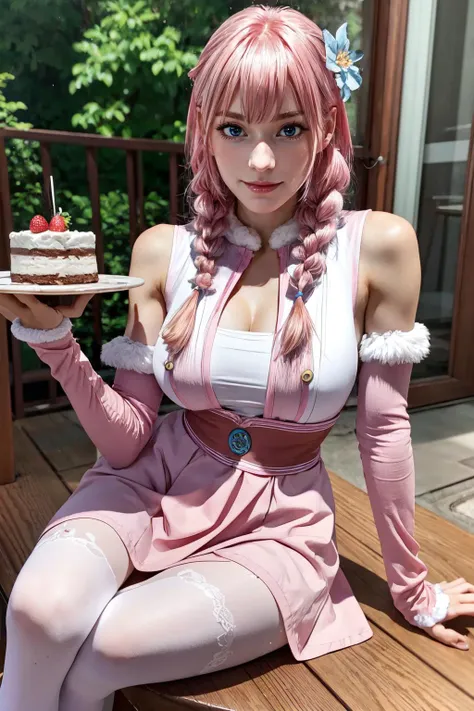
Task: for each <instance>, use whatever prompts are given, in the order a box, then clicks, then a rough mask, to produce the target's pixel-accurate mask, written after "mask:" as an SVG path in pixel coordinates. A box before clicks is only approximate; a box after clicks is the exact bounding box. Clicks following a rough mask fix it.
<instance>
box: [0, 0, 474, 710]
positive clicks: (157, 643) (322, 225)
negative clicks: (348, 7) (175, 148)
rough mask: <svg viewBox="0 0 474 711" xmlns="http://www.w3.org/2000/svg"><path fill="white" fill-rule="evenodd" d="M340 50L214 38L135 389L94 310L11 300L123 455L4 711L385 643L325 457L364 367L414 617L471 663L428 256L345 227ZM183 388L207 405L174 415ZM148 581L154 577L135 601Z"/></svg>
mask: <svg viewBox="0 0 474 711" xmlns="http://www.w3.org/2000/svg"><path fill="white" fill-rule="evenodd" d="M336 40H337V42H338V43H339V46H342V48H343V53H342V54H339V50H338V47H337V42H336ZM336 40H334V38H332V37H331V36H330V35H328V34H324V35H323V33H322V32H321V31H320V29H319V28H318V27H316V26H315V25H314V24H313V23H312V22H311V21H310V20H308V19H307V18H305V17H304V16H303V15H301V14H300V13H299V12H297V11H295V10H291V9H288V8H268V7H264V6H261V7H251V8H247V9H246V10H244V11H242V12H239V13H237V14H236V15H234V16H232V17H231V18H229V19H228V20H227V21H226V22H224V24H223V25H222V26H221V27H220V28H219V29H218V30H217V31H216V32H215V33H214V35H213V36H212V37H211V39H210V40H209V42H208V44H207V45H206V47H205V49H204V51H203V52H202V55H201V57H200V60H199V63H198V65H197V66H196V67H195V68H194V69H193V70H192V71H191V72H190V77H191V79H192V80H193V82H194V86H193V92H192V96H191V101H190V108H189V115H188V126H187V128H188V131H187V137H186V143H187V145H186V148H187V153H188V156H189V161H190V166H191V169H192V173H193V178H192V182H191V185H190V188H191V191H192V193H193V194H194V196H195V199H194V204H193V206H194V211H195V219H194V220H193V222H191V223H189V224H188V225H186V226H184V227H175V226H173V225H158V226H157V227H153V228H151V229H149V230H147V231H146V232H144V233H143V234H142V235H141V236H140V237H139V238H138V239H137V241H136V243H135V245H134V247H133V254H132V261H131V269H130V274H131V275H134V276H140V277H142V278H143V279H144V281H145V284H144V285H143V286H142V287H140V288H138V289H135V290H133V291H131V292H130V308H129V318H128V324H127V328H126V335H125V336H120V337H118V338H116V339H114V340H113V341H112V342H111V343H109V344H106V345H105V346H104V348H103V352H102V358H103V361H104V362H105V363H107V364H109V365H111V366H114V367H116V368H117V373H116V379H115V382H114V386H113V388H110V387H109V386H107V385H106V384H104V382H103V381H102V380H101V378H100V377H99V376H98V375H97V374H96V373H95V372H94V371H93V370H92V368H91V366H90V363H89V361H88V360H87V358H86V357H85V356H84V355H83V354H82V353H81V351H80V348H79V345H78V344H77V342H76V341H75V339H74V337H73V336H72V334H71V321H70V320H69V317H77V316H79V315H80V314H81V313H82V312H83V309H84V307H85V304H86V302H87V300H88V298H89V297H82V298H81V297H80V298H78V299H77V302H76V304H75V305H74V306H73V307H69V308H58V309H52V308H49V307H47V306H45V305H44V304H41V303H40V302H38V301H37V300H36V299H35V298H34V297H18V298H14V297H12V296H1V297H0V299H1V300H0V309H1V312H2V313H3V314H5V315H6V316H7V318H11V319H14V322H13V325H12V332H13V333H14V335H15V336H16V337H17V338H20V339H23V340H25V341H26V342H28V343H29V344H30V345H31V346H32V347H33V348H34V349H35V350H36V352H37V353H38V355H39V356H40V358H41V359H42V360H43V361H44V362H45V363H47V364H49V365H50V367H51V371H52V373H53V375H54V377H55V378H56V379H57V380H58V381H59V382H60V383H61V385H62V386H63V388H64V390H65V392H66V393H67V394H68V396H69V399H70V401H71V404H72V406H73V407H74V409H75V411H76V412H77V414H78V416H79V419H80V421H81V423H82V424H83V426H84V428H85V430H86V431H87V433H88V434H89V436H90V437H91V439H92V440H93V442H94V443H95V444H96V446H97V447H98V449H99V450H100V452H101V454H102V456H101V457H100V458H99V459H98V461H97V462H96V464H95V465H94V467H93V468H92V469H90V470H89V471H88V472H87V473H86V474H85V476H84V477H83V479H82V481H81V484H80V486H79V487H78V489H77V491H76V492H75V493H74V494H73V496H71V498H70V499H69V500H68V501H67V502H66V503H65V505H64V506H63V507H62V508H61V509H60V511H58V513H57V514H56V516H55V517H54V518H53V520H52V521H51V522H50V523H49V524H48V526H47V527H46V529H45V532H44V534H43V536H42V537H41V539H40V541H39V543H38V545H37V546H36V548H35V550H34V551H33V552H32V554H31V556H30V558H29V559H28V560H27V562H26V564H25V566H24V568H23V569H22V571H21V573H20V575H19V577H18V579H17V581H16V584H15V587H14V590H13V592H12V595H11V599H10V604H9V608H8V647H7V656H6V666H5V676H4V682H3V686H2V689H1V694H0V709H1V711H6V710H7V709H8V711H24V709H26V708H35V709H36V711H56V710H57V709H58V708H59V709H60V710H61V711H99V709H102V706H103V701H104V699H105V698H106V697H107V696H108V695H109V694H111V693H112V692H113V691H114V690H116V689H118V688H122V687H125V686H132V685H137V684H142V683H151V682H161V681H167V680H172V679H177V678H185V677H189V676H194V675H198V674H205V673H207V672H210V671H212V670H214V669H223V668H225V667H229V666H234V665H237V664H241V663H244V662H246V661H248V660H251V659H254V658H256V657H258V656H261V655H263V654H266V653H268V652H269V651H272V650H274V649H277V648H278V647H281V646H283V645H284V644H287V643H288V644H289V645H290V648H291V651H292V653H293V655H294V657H295V659H298V660H303V659H310V658H315V657H318V656H321V655H323V654H326V653H328V652H330V651H335V650H337V649H342V648H344V647H347V646H350V645H354V644H358V643H360V642H363V641H365V640H367V639H369V638H370V637H371V636H372V630H371V628H370V626H369V624H368V622H367V619H366V618H365V615H364V614H363V612H362V609H361V608H360V606H359V604H358V602H357V600H356V599H355V597H354V596H353V594H352V591H351V589H350V587H349V585H348V583H347V580H346V578H345V576H344V574H343V573H342V570H341V569H340V566H339V556H338V553H337V547H336V536H335V527H334V499H333V496H332V490H331V486H330V482H329V478H328V475H327V472H326V469H325V467H324V463H323V462H322V460H321V457H320V445H321V443H322V441H323V440H324V438H325V437H326V436H327V434H328V432H329V431H330V429H331V427H332V426H333V424H334V422H335V421H336V419H337V417H338V415H339V413H340V411H341V409H342V408H343V406H344V404H345V402H346V400H347V397H348V396H349V394H350V392H351V390H352V388H353V385H354V382H355V380H356V377H357V372H358V366H359V365H360V372H359V380H358V386H359V397H358V413H357V435H358V440H359V447H360V452H361V457H362V462H363V468H364V472H365V477H366V481H367V486H368V492H369V495H370V501H371V504H372V508H373V512H374V517H375V521H376V524H377V529H378V533H379V535H380V539H381V543H382V550H383V555H384V562H385V568H386V572H387V578H388V583H389V587H390V592H391V594H392V596H393V600H394V604H395V606H396V607H397V608H398V609H399V610H400V612H402V614H403V615H404V617H405V618H406V620H408V621H409V622H410V623H411V624H413V625H416V626H419V627H422V628H424V629H425V630H426V632H427V633H428V634H430V635H431V636H432V637H434V638H435V639H437V640H439V641H441V642H443V643H444V644H447V645H451V646H454V647H457V648H459V649H461V648H462V643H463V642H465V637H464V636H463V635H461V634H459V633H457V632H455V631H454V630H451V629H449V628H447V627H445V626H444V625H443V624H442V622H443V621H444V620H449V619H452V618H454V617H456V616H458V615H460V614H473V612H474V607H473V605H472V601H473V595H472V593H473V592H474V587H473V586H472V585H470V584H468V583H466V581H464V580H455V581H452V582H449V583H448V582H446V581H443V582H442V583H440V584H438V585H436V586H434V585H433V584H431V583H429V582H427V580H426V575H427V569H426V566H425V565H424V564H423V563H422V561H421V560H420V559H419V558H418V557H417V553H418V550H419V547H418V544H417V543H416V541H415V540H414V538H413V529H414V470H413V457H412V449H411V440H410V425H409V420H408V416H407V412H406V396H407V390H408V385H409V380H410V374H411V370H412V364H413V363H414V362H419V361H420V360H421V359H422V358H423V357H425V356H426V354H427V353H428V350H429V334H428V331H427V329H426V328H425V326H423V324H419V323H415V322H414V318H415V313H416V308H417V303H418V297H419V283H420V265H419V256H418V247H417V240H416V236H415V234H414V232H413V230H412V228H411V227H410V225H409V224H408V223H407V222H405V221H404V220H402V219H400V218H397V217H395V216H393V215H390V214H386V213H381V212H379V213H377V212H371V211H364V212H355V213H343V212H342V203H343V193H344V191H345V190H346V188H347V186H348V183H349V176H350V160H351V155H352V153H351V143H350V132H349V126H348V121H347V116H346V112H345V109H344V101H343V99H344V100H345V99H347V98H348V92H349V94H350V89H351V87H352V88H354V87H355V86H357V84H358V83H360V82H359V79H360V75H358V72H357V71H356V68H355V67H354V65H351V62H352V61H355V60H357V59H358V58H360V55H354V54H347V52H346V50H347V47H348V42H347V41H346V37H345V26H343V27H342V28H341V29H340V30H339V31H338V36H337V37H336ZM335 60H336V61H335ZM334 67H335V68H336V72H335V71H332V70H334ZM341 67H342V68H343V69H344V71H341ZM350 67H352V69H351V71H349V68H350ZM331 69H332V70H331ZM358 77H359V79H358ZM269 182H271V183H272V184H273V185H272V186H270V187H271V189H266V188H264V185H263V184H267V183H269ZM255 183H260V185H255ZM359 361H360V362H359ZM162 392H165V393H166V394H167V395H168V396H169V397H170V398H171V399H172V400H174V401H175V402H176V403H177V404H178V405H181V407H182V409H180V410H179V411H176V412H173V413H171V414H168V415H167V416H166V417H157V412H158V408H159V404H160V398H161V394H162ZM134 569H137V570H140V571H146V572H148V573H150V574H152V575H151V576H150V577H149V578H148V579H147V580H146V581H145V582H142V583H139V584H137V585H134V586H130V587H128V588H126V589H124V590H120V591H119V592H117V591H118V590H119V588H120V587H121V586H122V584H123V583H124V581H125V580H127V578H128V577H129V575H130V574H131V572H132V570H134ZM25 679H28V687H26V686H25V684H24V680H25Z"/></svg>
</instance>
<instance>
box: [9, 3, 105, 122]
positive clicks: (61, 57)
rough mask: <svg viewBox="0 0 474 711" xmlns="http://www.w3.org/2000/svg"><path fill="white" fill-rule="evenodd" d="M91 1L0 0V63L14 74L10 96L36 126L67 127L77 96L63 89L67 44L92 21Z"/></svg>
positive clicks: (69, 58)
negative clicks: (23, 105) (20, 105)
mask: <svg viewBox="0 0 474 711" xmlns="http://www.w3.org/2000/svg"><path fill="white" fill-rule="evenodd" d="M96 5H97V3H96V2H95V0H0V18H1V19H0V67H1V70H2V71H9V72H10V73H11V74H13V75H14V76H15V77H16V80H15V84H14V85H13V86H11V87H9V90H8V94H9V98H10V99H16V100H19V99H21V101H22V102H24V103H25V104H26V106H28V111H27V114H26V116H27V119H26V120H28V121H29V122H30V123H32V124H33V125H35V126H39V127H41V128H55V129H63V130H67V129H70V127H71V116H72V114H73V113H74V112H75V111H76V110H77V109H78V108H79V106H80V103H81V101H82V98H81V100H79V99H75V97H71V96H70V95H69V94H68V80H69V77H70V73H71V67H72V65H73V63H74V61H75V60H74V55H75V52H74V49H73V46H72V45H73V43H74V42H75V41H76V40H79V39H80V38H81V36H82V32H83V30H84V29H85V28H86V27H87V26H89V25H90V24H92V23H93V22H94V21H95V9H94V6H96Z"/></svg>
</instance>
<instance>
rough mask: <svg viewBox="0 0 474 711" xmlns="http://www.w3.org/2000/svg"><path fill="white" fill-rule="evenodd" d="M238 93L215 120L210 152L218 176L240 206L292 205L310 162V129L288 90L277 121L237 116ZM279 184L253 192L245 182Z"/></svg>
mask: <svg viewBox="0 0 474 711" xmlns="http://www.w3.org/2000/svg"><path fill="white" fill-rule="evenodd" d="M241 113H242V109H241V102H240V97H239V96H238V95H237V96H236V98H235V99H234V101H233V103H232V104H231V106H230V109H229V113H228V114H227V115H225V116H223V115H217V116H216V117H215V119H214V122H213V126H212V135H211V150H212V153H213V155H214V158H215V160H216V163H217V167H218V169H219V172H220V174H221V176H222V180H223V181H224V183H225V184H226V185H227V187H228V188H229V190H231V191H232V193H233V194H234V195H235V197H236V198H237V200H239V201H240V202H241V203H242V204H243V206H244V207H245V208H246V209H247V210H249V211H251V212H254V213H269V212H273V211H275V210H278V209H279V208H280V207H281V206H282V205H291V204H292V203H294V206H296V193H297V191H298V189H299V188H300V187H301V186H302V185H303V182H304V178H305V176H306V172H307V170H308V168H309V164H310V160H311V132H310V130H309V127H308V123H307V122H306V120H305V117H304V114H302V113H300V111H299V107H298V106H297V105H296V103H295V100H294V97H293V93H292V91H291V90H287V92H286V94H285V98H284V102H283V105H282V107H281V116H280V118H279V119H278V120H275V121H272V122H269V123H253V124H250V123H248V122H247V121H246V120H245V117H243V116H242V115H241ZM259 181H266V182H270V183H278V185H277V186H276V187H275V188H274V189H273V190H271V191H270V192H257V191H254V190H252V189H251V187H249V186H248V183H257V182H259Z"/></svg>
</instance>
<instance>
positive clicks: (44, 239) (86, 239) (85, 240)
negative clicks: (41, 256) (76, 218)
mask: <svg viewBox="0 0 474 711" xmlns="http://www.w3.org/2000/svg"><path fill="white" fill-rule="evenodd" d="M14 247H17V248H18V247H20V248H23V249H95V234H94V233H93V232H78V231H77V230H72V231H71V232H51V230H45V231H44V232H39V233H37V234H35V233H34V232H31V230H23V231H22V232H10V249H13V248H14Z"/></svg>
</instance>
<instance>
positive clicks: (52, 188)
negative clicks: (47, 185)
mask: <svg viewBox="0 0 474 711" xmlns="http://www.w3.org/2000/svg"><path fill="white" fill-rule="evenodd" d="M49 179H50V181H51V198H52V200H53V217H54V215H55V214H56V199H55V196H54V180H53V176H52V175H51V176H50V177H49Z"/></svg>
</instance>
